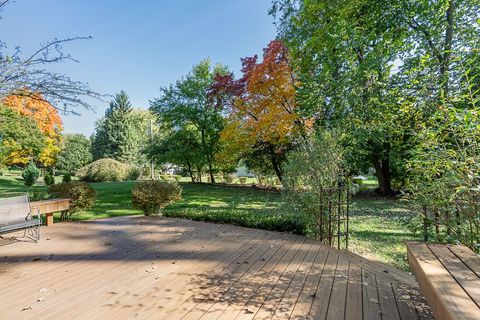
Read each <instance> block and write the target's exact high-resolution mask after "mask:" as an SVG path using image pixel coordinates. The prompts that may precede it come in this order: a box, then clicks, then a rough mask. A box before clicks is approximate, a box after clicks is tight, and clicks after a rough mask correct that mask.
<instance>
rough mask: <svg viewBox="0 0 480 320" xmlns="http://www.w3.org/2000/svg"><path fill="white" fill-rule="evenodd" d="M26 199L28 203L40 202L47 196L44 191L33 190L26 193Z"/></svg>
mask: <svg viewBox="0 0 480 320" xmlns="http://www.w3.org/2000/svg"><path fill="white" fill-rule="evenodd" d="M28 198H29V199H30V201H40V200H45V199H47V198H48V194H47V193H46V192H45V191H39V190H33V191H32V192H28Z"/></svg>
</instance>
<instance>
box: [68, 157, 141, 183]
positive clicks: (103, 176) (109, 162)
mask: <svg viewBox="0 0 480 320" xmlns="http://www.w3.org/2000/svg"><path fill="white" fill-rule="evenodd" d="M131 170H132V167H131V166H129V165H127V164H124V163H122V162H120V161H117V160H114V159H109V158H107V159H99V160H97V161H94V162H92V163H90V164H89V165H86V166H85V167H83V168H81V169H80V170H78V171H77V175H78V176H79V177H80V180H82V181H86V182H108V181H124V180H128V178H129V177H130V175H131Z"/></svg>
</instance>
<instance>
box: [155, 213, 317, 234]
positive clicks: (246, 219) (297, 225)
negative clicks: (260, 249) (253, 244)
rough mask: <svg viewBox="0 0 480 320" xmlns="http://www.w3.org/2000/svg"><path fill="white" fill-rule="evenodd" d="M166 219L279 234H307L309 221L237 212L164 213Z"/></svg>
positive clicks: (301, 217) (300, 218) (291, 217)
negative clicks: (172, 218)
mask: <svg viewBox="0 0 480 320" xmlns="http://www.w3.org/2000/svg"><path fill="white" fill-rule="evenodd" d="M164 216H166V217H175V218H183V219H191V220H195V221H205V222H212V223H221V224H232V225H234V226H241V227H247V228H257V229H263V230H272V231H279V232H291V233H296V234H302V235H303V234H308V233H309V229H308V228H309V225H310V224H311V223H310V221H309V219H308V218H307V217H304V216H296V215H292V214H276V215H258V214H254V213H250V212H247V213H243V212H239V211H235V210H232V211H229V212H225V211H219V212H217V211H215V210H212V211H208V212H205V211H203V212H202V211H200V212H185V211H183V212H171V211H169V212H165V213H164Z"/></svg>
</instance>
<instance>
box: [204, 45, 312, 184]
mask: <svg viewBox="0 0 480 320" xmlns="http://www.w3.org/2000/svg"><path fill="white" fill-rule="evenodd" d="M289 59H290V56H289V53H288V50H287V48H286V47H285V46H284V45H283V43H282V42H281V41H279V40H274V41H272V42H270V43H269V44H268V46H267V47H266V48H265V49H264V51H263V60H262V61H260V62H259V61H258V57H257V56H253V57H248V58H244V59H242V66H243V67H242V73H243V76H242V77H241V78H240V79H238V80H235V79H234V78H233V75H232V74H230V75H218V76H217V77H216V82H215V83H214V85H213V86H212V89H211V95H212V96H213V97H215V98H216V101H217V103H220V104H223V105H224V106H226V107H227V113H228V125H227V127H226V128H225V130H224V131H223V132H222V139H223V140H224V141H225V146H226V149H225V150H224V152H226V153H234V152H235V150H236V153H237V154H238V156H239V158H241V159H243V160H244V161H247V162H248V161H249V160H252V157H251V156H253V155H254V157H255V158H257V159H259V158H262V159H263V158H265V156H266V158H267V159H269V162H270V167H271V169H272V170H273V171H274V172H275V174H276V175H277V177H278V178H279V179H280V180H282V162H283V161H284V160H285V154H286V151H287V150H288V149H289V148H291V146H292V144H293V143H294V142H295V140H296V139H298V138H299V137H301V136H302V135H304V131H305V129H306V122H307V121H305V119H303V118H302V117H301V115H300V114H299V113H298V110H297V103H296V97H295V96H296V86H297V84H298V83H297V81H296V79H295V75H294V73H293V70H292V68H291V66H290V61H289ZM262 154H263V155H262ZM247 164H248V163H247Z"/></svg>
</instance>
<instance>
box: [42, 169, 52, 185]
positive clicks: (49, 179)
mask: <svg viewBox="0 0 480 320" xmlns="http://www.w3.org/2000/svg"><path fill="white" fill-rule="evenodd" d="M43 181H44V182H45V184H46V185H47V186H51V185H52V184H55V177H54V176H53V172H52V171H51V170H48V171H47V172H46V173H45V175H44V176H43Z"/></svg>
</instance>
